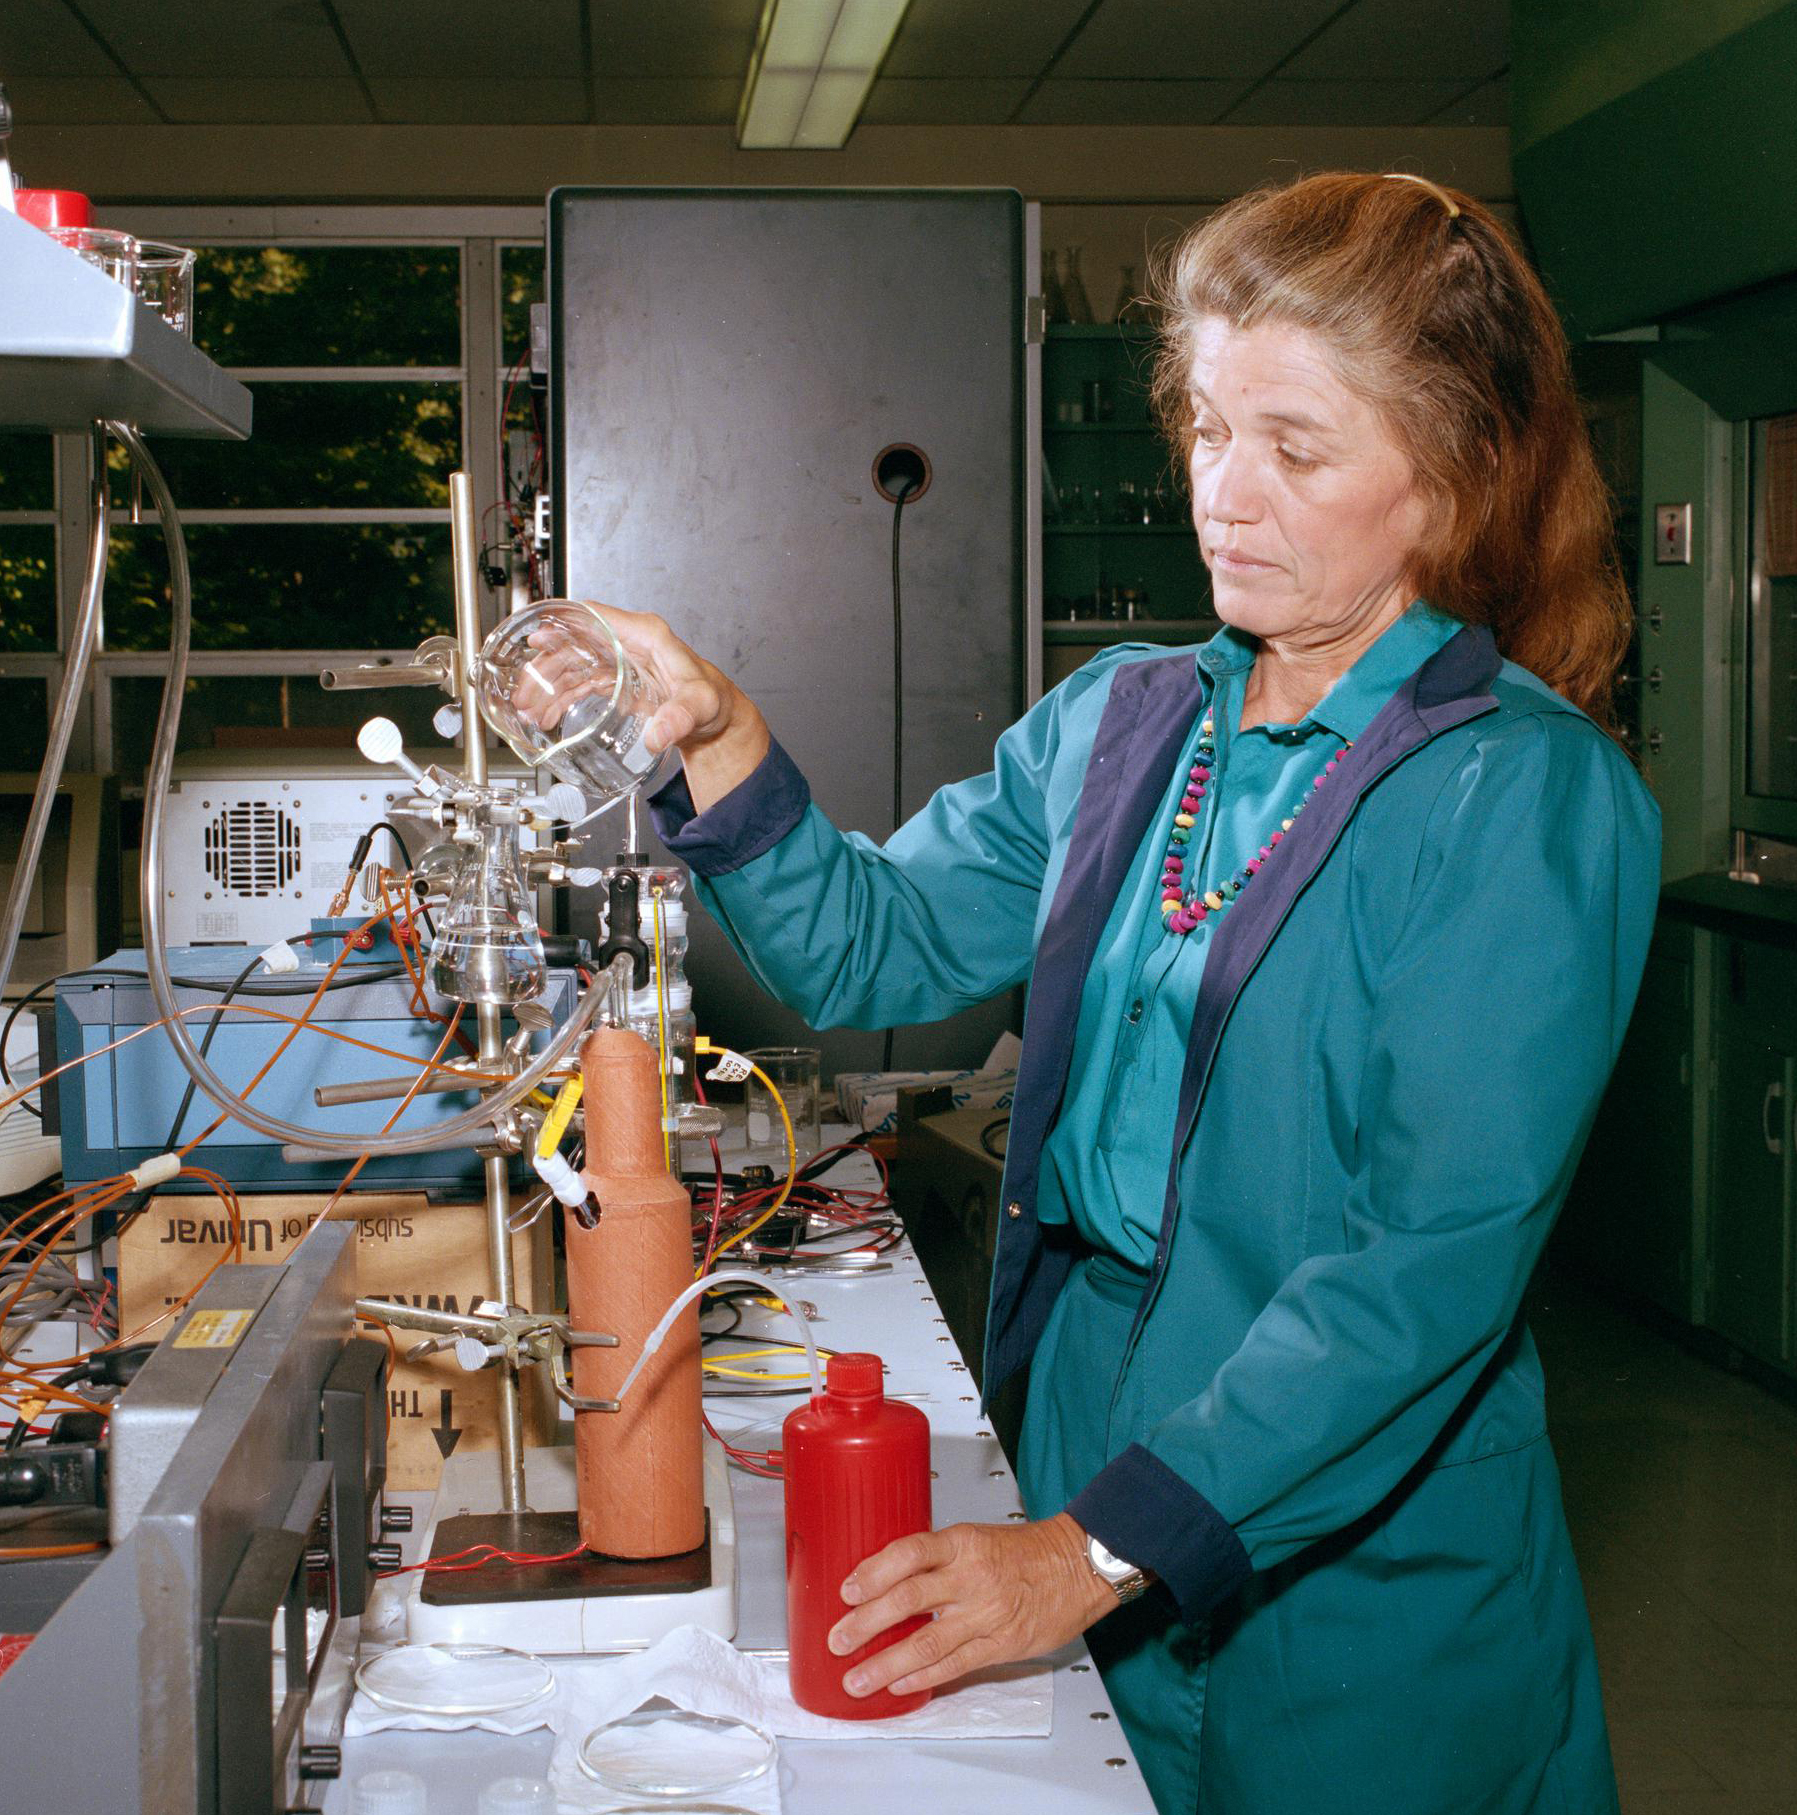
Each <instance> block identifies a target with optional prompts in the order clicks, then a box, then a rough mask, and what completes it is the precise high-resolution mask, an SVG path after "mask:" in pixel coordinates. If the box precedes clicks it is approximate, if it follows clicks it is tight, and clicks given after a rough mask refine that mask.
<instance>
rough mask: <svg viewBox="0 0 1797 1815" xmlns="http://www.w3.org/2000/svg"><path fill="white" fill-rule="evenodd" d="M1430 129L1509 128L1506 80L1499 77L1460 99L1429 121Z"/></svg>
mask: <svg viewBox="0 0 1797 1815" xmlns="http://www.w3.org/2000/svg"><path fill="white" fill-rule="evenodd" d="M1429 124H1430V125H1431V126H1508V125H1509V124H1510V78H1509V77H1508V76H1499V77H1498V79H1497V80H1496V81H1495V82H1486V83H1483V84H1481V85H1480V86H1479V87H1478V88H1475V89H1474V90H1473V91H1472V93H1471V94H1469V95H1462V96H1461V97H1460V99H1459V100H1457V101H1455V102H1453V103H1452V104H1451V105H1450V106H1447V107H1444V108H1443V109H1442V110H1441V112H1440V113H1438V114H1432V115H1431V116H1430V118H1429Z"/></svg>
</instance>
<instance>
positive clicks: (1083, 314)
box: [1061, 246, 1092, 324]
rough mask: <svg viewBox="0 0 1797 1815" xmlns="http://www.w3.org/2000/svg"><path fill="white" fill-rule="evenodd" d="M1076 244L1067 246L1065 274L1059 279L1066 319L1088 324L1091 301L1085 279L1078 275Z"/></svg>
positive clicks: (1078, 250)
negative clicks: (1064, 302)
mask: <svg viewBox="0 0 1797 1815" xmlns="http://www.w3.org/2000/svg"><path fill="white" fill-rule="evenodd" d="M1079 253H1080V249H1079V247H1078V246H1069V247H1068V248H1067V274H1066V276H1065V277H1063V278H1062V279H1061V290H1062V293H1063V294H1064V295H1065V296H1066V298H1067V319H1068V320H1069V321H1072V322H1084V323H1087V324H1089V323H1090V322H1091V320H1092V301H1091V298H1090V297H1088V296H1087V295H1086V280H1085V279H1084V278H1083V277H1082V276H1081V275H1080V269H1079Z"/></svg>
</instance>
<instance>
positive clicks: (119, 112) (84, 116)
mask: <svg viewBox="0 0 1797 1815" xmlns="http://www.w3.org/2000/svg"><path fill="white" fill-rule="evenodd" d="M6 92H7V95H8V97H9V98H10V99H11V101H12V109H13V118H14V121H15V137H14V139H13V142H12V155H13V157H14V159H15V160H16V162H17V167H18V173H19V175H20V176H21V178H23V180H24V181H25V182H28V183H30V182H37V183H41V184H43V185H44V186H46V187H53V186H54V179H55V172H54V171H51V170H46V169H45V168H44V167H43V165H42V163H41V161H40V160H38V159H36V158H34V157H33V156H32V155H31V129H32V127H34V126H154V125H156V124H157V123H158V122H157V118H156V114H155V112H154V111H153V110H152V108H151V107H150V105H149V103H148V102H147V101H146V100H145V99H144V98H143V96H142V95H140V94H139V93H138V92H137V90H136V89H135V88H133V87H132V86H131V84H130V83H129V82H127V81H126V80H125V78H124V77H123V76H17V77H13V76H9V77H7V80H6Z"/></svg>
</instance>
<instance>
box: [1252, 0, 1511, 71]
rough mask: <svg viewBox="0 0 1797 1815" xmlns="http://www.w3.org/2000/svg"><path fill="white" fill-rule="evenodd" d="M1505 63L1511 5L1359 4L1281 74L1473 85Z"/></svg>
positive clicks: (1412, 0) (1446, 0)
mask: <svg viewBox="0 0 1797 1815" xmlns="http://www.w3.org/2000/svg"><path fill="white" fill-rule="evenodd" d="M1509 60H1510V8H1509V5H1508V0H1359V3H1358V4H1357V5H1356V6H1354V7H1352V8H1350V9H1349V11H1347V12H1345V13H1343V14H1342V16H1341V17H1340V18H1339V19H1338V20H1336V22H1335V23H1334V24H1333V25H1331V26H1330V27H1329V28H1328V29H1327V30H1326V31H1324V32H1322V33H1321V34H1320V35H1319V36H1318V37H1317V38H1316V39H1314V40H1313V41H1312V42H1311V43H1309V44H1307V45H1306V46H1305V47H1304V49H1303V51H1302V52H1301V53H1300V54H1299V55H1298V56H1296V57H1294V58H1293V59H1292V60H1291V62H1290V63H1288V64H1287V65H1286V66H1285V68H1283V69H1282V70H1281V71H1280V72H1279V73H1280V75H1282V76H1291V77H1293V78H1295V79H1298V80H1316V81H1337V82H1339V81H1352V80H1354V79H1356V78H1366V79H1368V80H1372V81H1392V82H1395V81H1400V80H1407V81H1417V80H1421V79H1427V78H1429V77H1433V76H1441V77H1444V78H1455V79H1458V80H1460V81H1462V82H1476V81H1478V79H1479V78H1480V77H1481V76H1490V75H1495V74H1496V73H1497V71H1499V70H1500V69H1502V68H1503V67H1504V65H1505V64H1506V63H1508V62H1509Z"/></svg>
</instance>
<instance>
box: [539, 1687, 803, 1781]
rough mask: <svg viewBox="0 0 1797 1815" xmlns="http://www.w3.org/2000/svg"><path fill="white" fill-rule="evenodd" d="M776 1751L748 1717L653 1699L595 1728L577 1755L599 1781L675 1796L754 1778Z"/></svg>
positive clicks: (767, 1735)
mask: <svg viewBox="0 0 1797 1815" xmlns="http://www.w3.org/2000/svg"><path fill="white" fill-rule="evenodd" d="M658 1700H659V1698H658ZM778 1752H779V1747H778V1746H777V1745H776V1744H775V1741H774V1736H773V1735H772V1734H771V1733H769V1732H767V1731H766V1730H765V1729H764V1728H761V1727H757V1726H755V1725H754V1724H753V1723H752V1722H750V1721H746V1720H733V1719H731V1718H729V1717H728V1716H724V1715H717V1714H695V1713H693V1712H692V1711H691V1709H688V1708H676V1707H674V1706H672V1705H671V1704H669V1703H666V1702H662V1703H661V1704H660V1705H659V1706H658V1705H657V1704H656V1703H655V1702H650V1703H648V1704H646V1705H645V1706H643V1707H641V1708H638V1709H636V1710H635V1712H633V1713H630V1714H626V1715H622V1716H620V1718H618V1719H617V1720H610V1721H605V1722H604V1723H602V1724H601V1725H600V1726H597V1727H595V1728H594V1729H593V1730H592V1732H590V1733H589V1734H588V1735H587V1736H586V1738H585V1739H583V1740H582V1741H581V1742H580V1746H579V1748H578V1750H577V1751H576V1752H575V1759H576V1761H577V1762H578V1764H579V1765H580V1768H581V1770H582V1771H583V1772H584V1773H585V1774H586V1775H587V1776H588V1777H590V1778H591V1779H592V1780H593V1782H594V1783H596V1784H601V1785H603V1786H604V1788H606V1789H607V1790H611V1791H613V1792H614V1793H616V1794H618V1795H621V1796H640V1797H652V1798H664V1799H667V1800H674V1799H676V1798H680V1799H687V1798H691V1797H695V1796H716V1795H719V1794H721V1793H722V1792H724V1791H726V1790H732V1789H735V1788H736V1787H737V1786H738V1785H739V1784H745V1783H750V1782H752V1781H753V1780H754V1779H755V1778H757V1777H760V1776H761V1775H762V1774H763V1773H764V1772H765V1771H767V1770H768V1769H769V1768H770V1767H771V1766H772V1764H773V1762H774V1759H775V1757H776V1756H777V1755H778Z"/></svg>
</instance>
